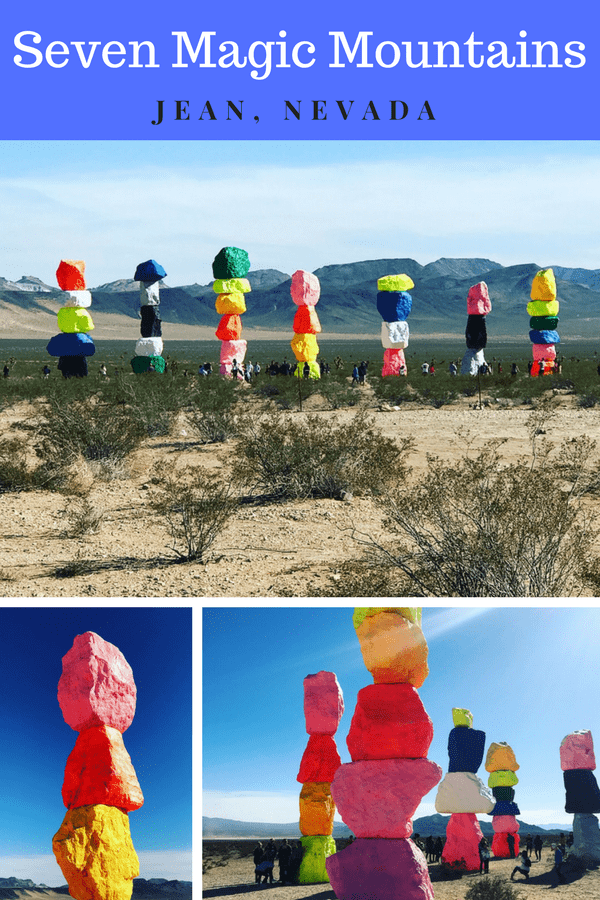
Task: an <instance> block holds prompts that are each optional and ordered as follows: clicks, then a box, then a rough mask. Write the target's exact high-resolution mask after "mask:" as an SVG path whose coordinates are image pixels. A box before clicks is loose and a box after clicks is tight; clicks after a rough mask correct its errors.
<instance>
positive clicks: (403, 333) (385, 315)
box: [377, 275, 415, 375]
mask: <svg viewBox="0 0 600 900" xmlns="http://www.w3.org/2000/svg"><path fill="white" fill-rule="evenodd" d="M414 286H415V284H414V281H413V280H412V278H411V277H410V275H384V276H383V277H382V278H379V279H378V280H377V312H378V313H379V315H380V316H381V318H382V319H383V322H382V323H381V343H382V345H383V348H384V350H383V369H382V370H381V374H382V375H406V359H405V357H404V351H405V349H406V348H407V347H408V337H409V332H408V322H407V321H406V320H407V319H408V316H409V314H410V311H411V309H412V297H411V296H410V294H409V293H408V291H410V290H411V288H414Z"/></svg>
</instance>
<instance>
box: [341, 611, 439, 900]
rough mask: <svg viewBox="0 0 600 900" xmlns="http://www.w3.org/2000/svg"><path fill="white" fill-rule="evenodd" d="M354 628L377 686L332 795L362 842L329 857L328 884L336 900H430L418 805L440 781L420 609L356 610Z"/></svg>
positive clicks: (361, 697)
mask: <svg viewBox="0 0 600 900" xmlns="http://www.w3.org/2000/svg"><path fill="white" fill-rule="evenodd" d="M353 621H354V626H355V628H356V633H357V636H358V639H359V642H360V647H361V651H362V655H363V660H364V662H365V665H366V667H367V669H368V670H369V672H370V673H371V675H372V676H373V680H374V682H375V683H374V684H371V685H369V686H368V687H365V688H363V689H362V690H360V691H359V692H358V699H357V704H356V709H355V711H354V716H353V718H352V724H351V727H350V732H349V734H348V738H347V744H348V749H349V751H350V756H351V757H352V760H353V761H352V762H351V763H347V764H344V765H341V766H340V768H339V769H338V770H337V772H336V775H335V778H334V780H333V784H332V786H331V793H332V795H333V799H334V801H335V804H336V806H337V808H338V810H339V811H340V815H341V816H342V819H343V820H344V822H345V823H346V825H348V827H349V828H350V829H351V830H352V831H353V832H354V834H355V835H356V838H357V839H356V840H355V841H353V843H351V844H349V845H348V846H347V847H345V848H344V849H343V850H341V851H340V852H339V853H336V854H335V855H334V856H330V857H329V859H328V860H327V863H326V865H327V871H328V873H329V879H330V881H331V884H332V887H333V889H334V891H335V894H336V896H337V897H338V900H359V898H362V900H364V898H369V900H392V898H393V900H398V898H402V900H417V898H418V900H431V898H433V890H432V887H431V882H430V880H429V874H428V871H427V863H426V861H425V857H424V856H423V854H422V852H421V851H420V850H419V848H418V847H417V846H416V845H415V844H413V842H412V841H410V840H409V838H410V835H411V834H412V817H413V815H414V813H415V811H416V809H417V806H418V805H419V803H420V801H421V799H422V798H423V796H424V795H425V794H427V793H428V792H429V791H430V790H431V789H432V788H433V787H435V785H436V784H437V783H438V782H439V780H440V778H441V777H442V770H441V769H440V767H439V766H438V765H436V764H435V763H434V762H431V761H430V760H428V759H427V751H428V749H429V746H430V744H431V741H432V739H433V725H432V722H431V719H430V718H429V716H428V715H427V713H426V712H425V708H424V707H423V704H422V702H421V700H420V698H419V695H418V692H417V688H418V687H420V686H421V685H422V684H423V682H424V681H425V678H426V677H427V675H428V672H429V669H428V667H427V653H428V648H427V643H426V641H425V637H424V636H423V632H422V630H421V610H420V609H418V608H410V609H409V608H401V607H366V608H357V609H355V611H354V619H353Z"/></svg>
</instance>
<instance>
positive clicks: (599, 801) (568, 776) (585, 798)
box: [560, 731, 600, 864]
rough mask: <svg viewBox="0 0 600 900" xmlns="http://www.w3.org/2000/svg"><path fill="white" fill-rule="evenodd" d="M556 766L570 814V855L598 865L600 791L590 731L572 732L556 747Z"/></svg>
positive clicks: (599, 856)
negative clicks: (571, 823) (558, 758)
mask: <svg viewBox="0 0 600 900" xmlns="http://www.w3.org/2000/svg"><path fill="white" fill-rule="evenodd" d="M560 766H561V769H562V770H563V778H564V782H565V791H566V794H567V798H566V804H565V811H566V812H568V813H573V846H572V847H571V850H570V851H569V852H570V854H571V855H575V856H579V857H581V858H582V859H583V860H585V862H586V863H591V864H596V863H599V862H600V829H599V828H598V819H597V818H596V816H595V813H600V791H599V790H598V782H597V781H596V776H595V775H594V769H595V768H596V757H595V755H594V742H593V740H592V734H591V732H590V731H574V732H572V733H571V734H568V735H567V736H566V738H564V739H563V741H562V742H561V745H560Z"/></svg>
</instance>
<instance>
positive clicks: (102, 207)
mask: <svg viewBox="0 0 600 900" xmlns="http://www.w3.org/2000/svg"><path fill="white" fill-rule="evenodd" d="M473 137H474V138H476V135H474V136H473ZM599 175H600V147H599V145H598V143H597V142H593V141H590V142H585V141H580V142H569V141H530V142H527V141H523V142H521V141H519V142H515V141H505V142H503V141H498V142H489V141H478V140H476V139H474V140H468V141H427V142H425V141H406V142H393V141H294V142H282V141H267V142H254V141H250V142H243V141H207V142H202V141H179V142H178V141H54V142H52V141H50V142H44V141H35V142H18V141H16V142H15V141H4V142H1V143H0V202H1V204H2V207H3V210H4V217H3V218H4V225H3V231H2V237H1V239H0V276H2V277H4V278H8V279H10V280H17V279H19V278H20V277H21V276H22V275H25V274H26V275H36V276H38V277H40V278H42V279H43V280H44V281H46V282H48V283H49V284H55V271H56V268H57V265H58V262H59V261H60V259H61V258H63V257H65V258H77V259H84V260H85V261H86V265H87V270H86V275H87V282H88V286H89V287H96V286H98V285H100V284H103V283H106V282H108V281H114V280H116V279H117V278H126V277H133V273H134V271H135V266H136V265H137V263H138V262H140V261H142V260H144V259H148V258H150V257H152V258H155V259H157V260H158V261H159V262H160V263H161V264H162V265H163V266H164V267H165V269H166V270H167V273H168V277H167V279H166V282H167V284H172V285H180V284H191V283H194V282H200V283H206V282H208V281H209V280H211V278H212V274H211V262H212V259H213V258H214V256H215V254H216V253H217V252H218V250H219V249H220V248H221V247H222V246H224V245H229V244H233V245H236V246H241V247H243V248H244V249H246V250H247V251H248V253H249V255H250V259H251V262H252V267H253V268H254V269H260V268H274V269H279V270H281V271H284V272H287V273H291V272H293V271H295V270H296V269H298V268H302V269H308V270H311V271H312V270H314V269H316V268H318V267H320V266H323V265H328V264H331V263H348V262H353V261H357V260H362V259H377V258H386V257H411V258H413V259H416V260H417V261H418V262H420V263H422V264H425V263H427V262H431V261H433V260H435V259H438V258H439V257H442V256H447V257H483V258H488V259H492V260H494V261H496V262H499V263H502V264H503V265H511V264H517V263H536V264H538V265H540V266H547V265H562V266H583V267H585V268H598V267H599V266H600V256H599V254H598V244H597V239H596V234H597V210H598V207H599V206H600V177H599Z"/></svg>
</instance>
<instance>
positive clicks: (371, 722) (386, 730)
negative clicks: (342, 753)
mask: <svg viewBox="0 0 600 900" xmlns="http://www.w3.org/2000/svg"><path fill="white" fill-rule="evenodd" d="M432 740H433V723H432V721H431V719H430V718H429V716H428V715H427V712H426V710H425V707H424V706H423V703H422V701H421V698H420V697H419V694H418V691H417V689H416V688H414V687H413V686H412V684H370V685H368V686H367V687H364V688H362V690H360V691H359V692H358V697H357V701H356V708H355V710H354V715H353V717H352V724H351V725H350V731H349V732H348V737H347V738H346V743H347V744H348V750H349V751H350V756H351V757H352V759H353V760H354V761H356V760H360V759H395V758H397V757H402V758H404V759H418V758H422V757H425V756H427V751H428V750H429V747H430V745H431V741H432ZM438 780H439V779H438Z"/></svg>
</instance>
